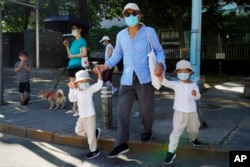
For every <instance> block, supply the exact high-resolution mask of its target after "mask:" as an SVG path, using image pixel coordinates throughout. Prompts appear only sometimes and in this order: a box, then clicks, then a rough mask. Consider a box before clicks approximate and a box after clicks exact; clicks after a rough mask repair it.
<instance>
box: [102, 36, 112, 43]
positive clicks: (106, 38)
mask: <svg viewBox="0 0 250 167" xmlns="http://www.w3.org/2000/svg"><path fill="white" fill-rule="evenodd" d="M105 40H108V41H110V38H109V37H108V36H103V37H102V39H101V40H100V41H99V42H102V41H105Z"/></svg>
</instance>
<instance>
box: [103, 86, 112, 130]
mask: <svg viewBox="0 0 250 167" xmlns="http://www.w3.org/2000/svg"><path fill="white" fill-rule="evenodd" d="M101 99H102V100H101V101H102V121H103V126H104V128H105V129H112V128H113V126H112V117H113V116H112V89H111V87H107V86H105V87H102V89H101Z"/></svg>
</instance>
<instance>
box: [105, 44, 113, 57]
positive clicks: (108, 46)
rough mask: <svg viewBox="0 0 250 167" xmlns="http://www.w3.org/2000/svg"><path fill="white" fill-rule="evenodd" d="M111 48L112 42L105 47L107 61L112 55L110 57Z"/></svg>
mask: <svg viewBox="0 0 250 167" xmlns="http://www.w3.org/2000/svg"><path fill="white" fill-rule="evenodd" d="M109 48H112V49H113V46H112V45H111V43H109V44H108V45H107V46H106V48H105V61H107V60H108V59H109V58H110V57H109V53H108V50H109Z"/></svg>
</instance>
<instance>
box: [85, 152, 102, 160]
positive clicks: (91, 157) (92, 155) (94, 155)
mask: <svg viewBox="0 0 250 167" xmlns="http://www.w3.org/2000/svg"><path fill="white" fill-rule="evenodd" d="M99 155H100V152H99V150H96V151H93V152H89V153H88V154H87V155H86V157H85V159H93V158H96V157H98V156H99Z"/></svg>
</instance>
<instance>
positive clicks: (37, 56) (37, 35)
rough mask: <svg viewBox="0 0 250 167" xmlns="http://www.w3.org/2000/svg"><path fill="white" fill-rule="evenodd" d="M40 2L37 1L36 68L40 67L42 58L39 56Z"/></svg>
mask: <svg viewBox="0 0 250 167" xmlns="http://www.w3.org/2000/svg"><path fill="white" fill-rule="evenodd" d="M38 4H39V3H38V0H36V6H35V10H36V68H39V67H40V61H39V59H40V56H39V54H40V53H39V5H38Z"/></svg>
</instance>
